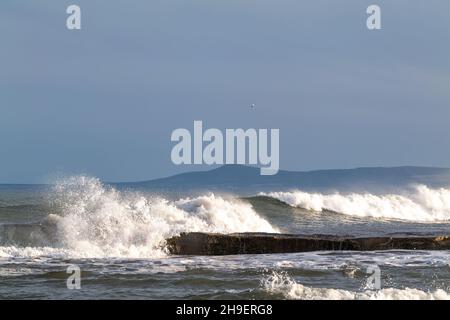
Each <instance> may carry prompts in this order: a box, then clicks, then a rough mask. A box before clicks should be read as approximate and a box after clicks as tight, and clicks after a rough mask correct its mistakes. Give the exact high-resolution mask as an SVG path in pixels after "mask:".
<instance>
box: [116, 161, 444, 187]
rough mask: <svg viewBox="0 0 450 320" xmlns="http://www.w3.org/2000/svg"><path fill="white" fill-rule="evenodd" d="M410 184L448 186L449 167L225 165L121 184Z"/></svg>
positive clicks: (308, 185)
mask: <svg viewBox="0 0 450 320" xmlns="http://www.w3.org/2000/svg"><path fill="white" fill-rule="evenodd" d="M410 184H426V185H428V186H431V187H444V186H450V169H448V168H432V167H392V168H382V167H374V168H356V169H337V170H316V171H305V172H299V171H285V170H280V171H279V172H278V174H276V175H273V176H261V175H260V170H259V168H256V167H249V166H243V165H225V166H222V167H219V168H216V169H212V170H209V171H196V172H188V173H182V174H177V175H174V176H171V177H167V178H162V179H155V180H149V181H142V182H132V183H120V184H118V185H120V186H125V187H138V188H150V189H177V190H183V189H184V190H188V189H213V190H214V189H224V190H252V189H255V190H261V191H262V190H266V189H292V188H302V189H305V190H324V189H340V190H341V189H345V190H350V189H359V190H361V189H367V190H372V189H374V188H380V187H382V188H398V187H401V186H405V185H410Z"/></svg>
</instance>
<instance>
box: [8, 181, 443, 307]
mask: <svg viewBox="0 0 450 320" xmlns="http://www.w3.org/2000/svg"><path fill="white" fill-rule="evenodd" d="M181 189H182V188H181ZM194 231H196V232H197V231H198V232H215V233H234V232H270V233H291V234H303V235H308V234H323V235H325V234H326V235H342V236H352V237H358V236H361V237H365V236H397V235H449V234H450V189H446V188H432V187H429V186H427V185H423V184H422V185H408V186H405V187H404V188H401V189H399V190H397V191H396V192H392V190H390V191H389V192H383V191H382V190H381V191H378V192H376V193H369V192H367V191H362V190H361V191H358V190H353V191H351V192H348V191H346V192H340V191H339V190H334V191H332V192H326V193H325V192H324V193H320V192H310V191H305V190H300V189H290V190H278V189H273V190H267V189H265V190H258V189H257V188H256V189H255V190H253V191H252V192H250V193H248V192H247V193H246V194H239V192H232V191H229V190H228V191H227V190H220V188H219V189H218V188H214V190H213V191H211V190H209V191H208V190H204V191H201V192H200V191H197V192H193V191H192V190H185V191H181V192H180V191H179V190H178V191H176V192H175V191H173V192H172V191H171V190H155V189H151V190H146V189H145V188H142V187H140V188H131V187H124V186H120V185H114V184H107V183H103V182H101V181H100V180H99V179H97V178H95V177H89V176H72V177H65V178H62V179H59V180H58V181H54V182H52V183H51V184H47V185H0V299H164V300H167V299H333V300H340V299H371V300H374V299H395V300H396V299H433V300H434V299H449V298H450V252H449V251H422V250H417V251H409V250H391V251H372V252H359V251H317V252H306V253H289V254H255V255H224V256H176V255H171V254H170V253H169V252H168V251H167V248H166V245H165V239H167V238H169V237H172V236H176V235H179V234H180V233H182V232H194ZM74 270H78V272H75V271H74ZM74 277H76V278H74Z"/></svg>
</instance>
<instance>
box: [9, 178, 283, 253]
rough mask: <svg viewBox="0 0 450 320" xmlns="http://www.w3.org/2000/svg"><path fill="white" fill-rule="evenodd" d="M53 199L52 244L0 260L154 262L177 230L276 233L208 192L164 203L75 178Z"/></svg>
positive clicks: (243, 207) (244, 208)
mask: <svg viewBox="0 0 450 320" xmlns="http://www.w3.org/2000/svg"><path fill="white" fill-rule="evenodd" d="M53 197H54V199H53V200H54V205H55V206H56V207H57V208H59V210H60V211H61V212H60V213H58V214H51V215H49V216H48V218H47V223H50V224H52V225H55V226H56V232H57V235H56V238H57V239H58V240H57V243H55V244H53V243H52V244H51V245H50V246H49V247H25V248H23V247H14V246H10V247H0V257H8V256H11V257H17V256H26V257H36V256H40V255H56V256H66V257H73V258H88V257H96V258H97V257H98V258H103V257H130V258H150V257H151V258H154V257H161V256H165V251H164V246H163V245H164V240H165V239H167V238H168V237H171V236H174V235H177V234H180V233H181V232H221V233H230V232H279V231H278V230H277V229H276V228H274V227H272V226H271V225H270V223H269V222H268V221H266V220H265V219H263V218H262V217H260V216H259V215H258V214H257V213H256V212H255V210H254V209H253V208H252V206H251V205H250V204H249V203H246V202H243V201H239V200H235V199H228V198H225V197H223V196H217V195H215V194H213V193H210V194H207V195H203V196H199V197H195V198H185V199H180V200H176V201H170V200H167V199H165V198H162V197H156V196H151V197H149V196H147V197H146V196H143V195H141V194H138V193H133V192H128V193H123V192H119V191H117V190H115V189H114V188H111V187H106V186H104V185H103V184H102V183H101V182H100V181H99V180H98V179H96V178H91V177H85V176H77V177H71V178H68V179H66V180H64V181H62V182H59V183H58V184H56V186H55V190H54V194H53Z"/></svg>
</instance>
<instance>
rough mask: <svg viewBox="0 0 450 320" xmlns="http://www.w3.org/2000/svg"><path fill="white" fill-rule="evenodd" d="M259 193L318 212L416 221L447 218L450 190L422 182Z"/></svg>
mask: <svg viewBox="0 0 450 320" xmlns="http://www.w3.org/2000/svg"><path fill="white" fill-rule="evenodd" d="M260 195H263V196H268V197H271V198H274V199H278V200H280V201H282V202H284V203H286V204H288V205H290V206H292V207H298V208H304V209H307V210H313V211H317V212H322V211H324V210H329V211H335V212H338V213H342V214H346V215H351V216H357V217H372V218H388V219H399V220H408V221H417V222H438V221H449V220H450V190H449V189H444V188H440V189H432V188H429V187H427V186H425V185H417V186H414V187H412V188H411V189H410V190H409V191H405V192H404V193H403V194H386V195H375V194H370V193H351V194H340V193H334V194H322V193H308V192H303V191H300V190H295V191H291V192H269V193H260Z"/></svg>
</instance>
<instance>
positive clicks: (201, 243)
mask: <svg viewBox="0 0 450 320" xmlns="http://www.w3.org/2000/svg"><path fill="white" fill-rule="evenodd" d="M167 248H168V250H169V252H170V253H172V254H179V255H231V254H258V253H289V252H306V251H320V250H357V251H373V250H392V249H404V250H449V249H450V236H404V237H370V238H351V237H337V236H329V235H293V234H274V233H232V234H218V233H201V232H191V233H182V234H181V235H180V236H176V237H172V238H169V239H167Z"/></svg>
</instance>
